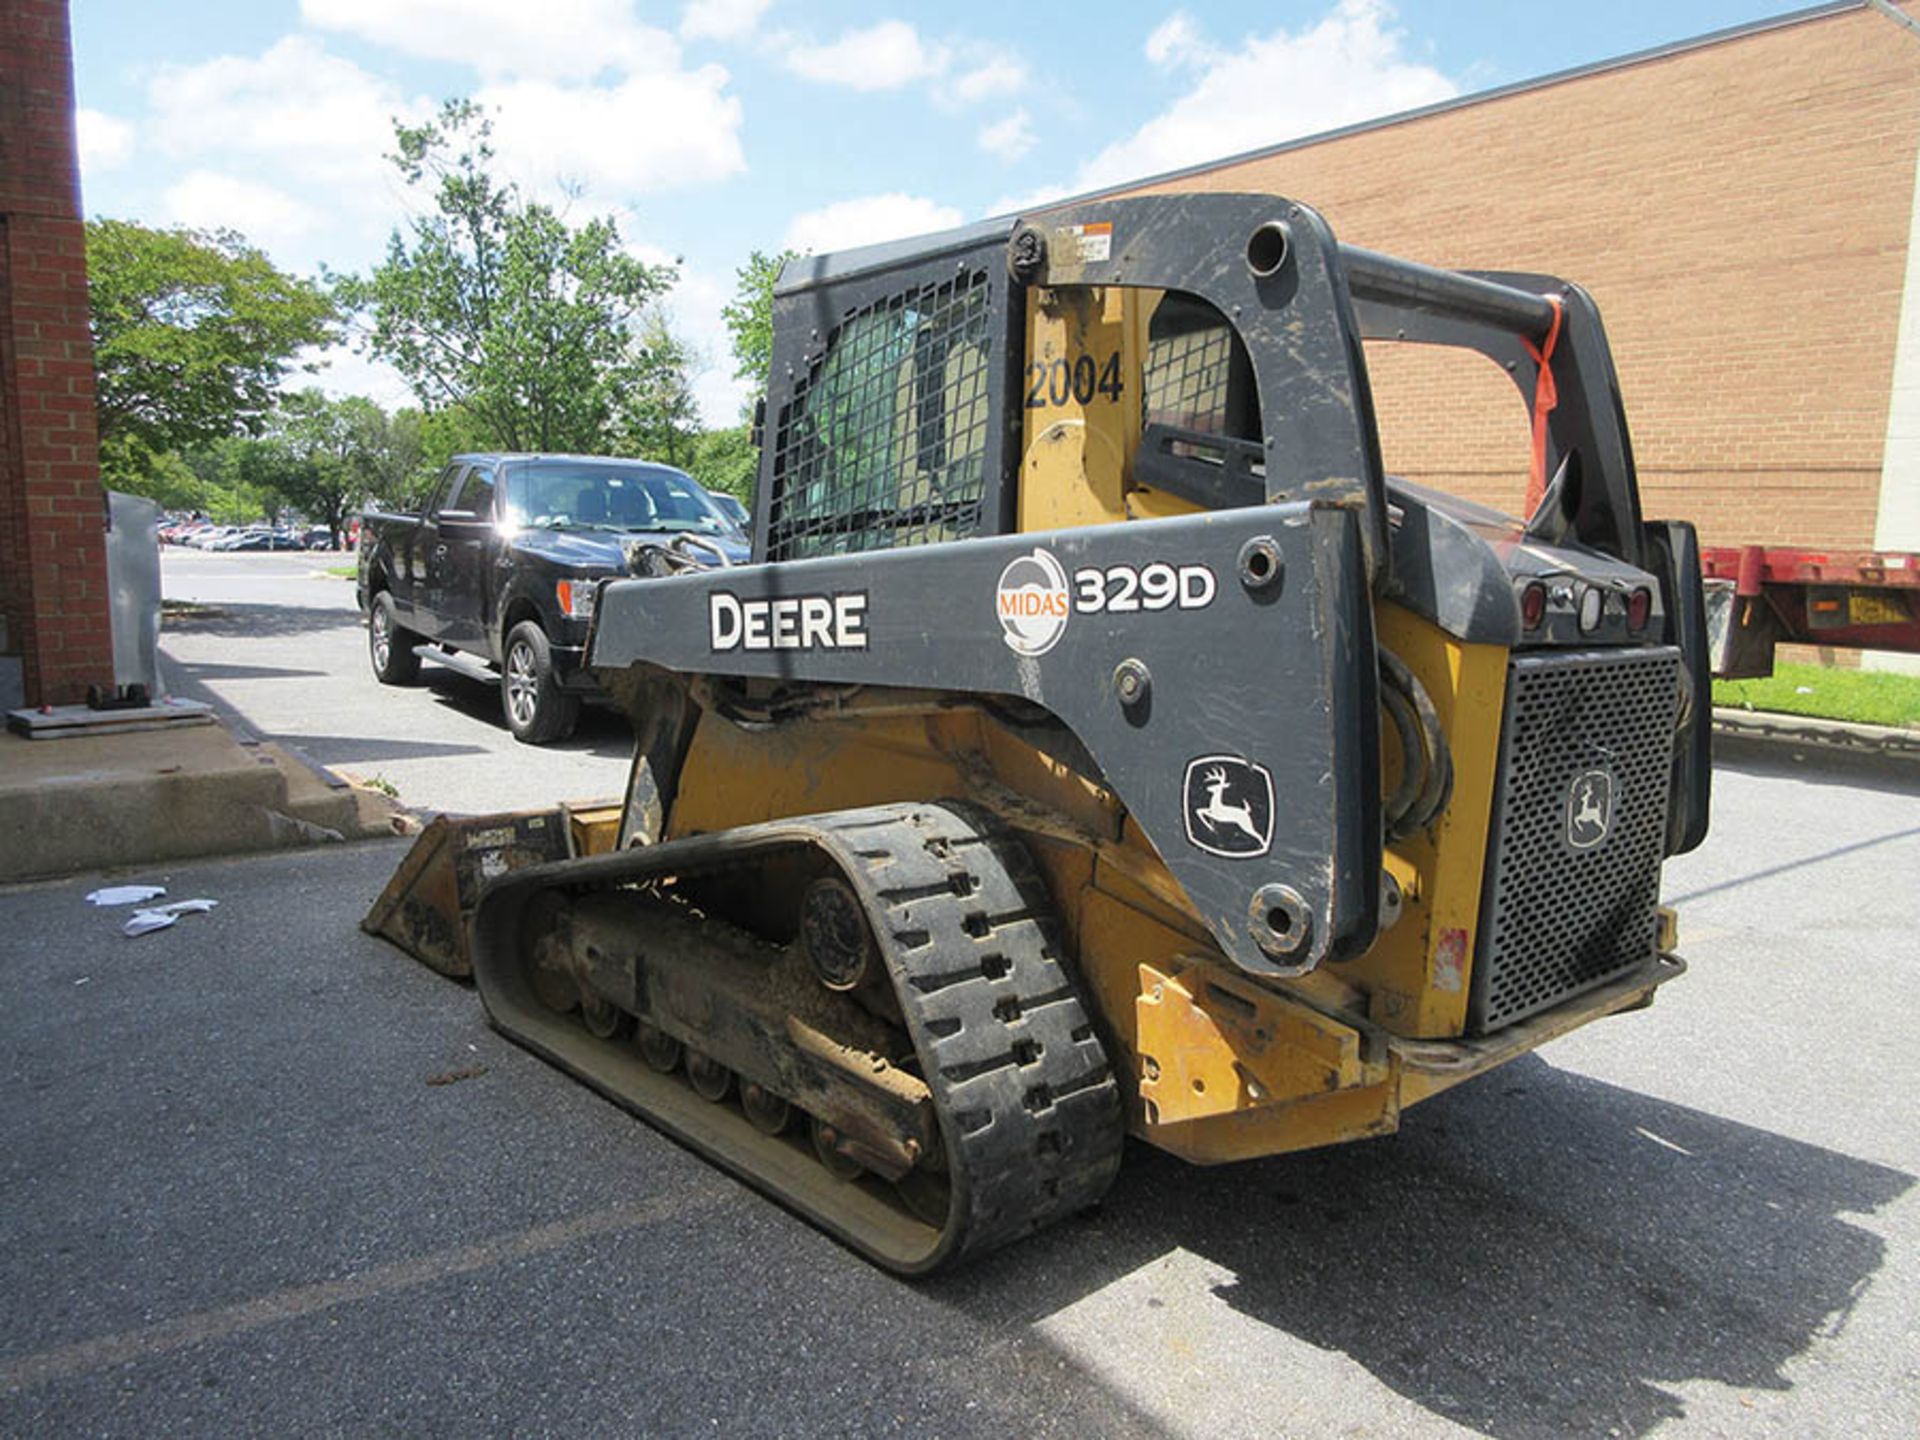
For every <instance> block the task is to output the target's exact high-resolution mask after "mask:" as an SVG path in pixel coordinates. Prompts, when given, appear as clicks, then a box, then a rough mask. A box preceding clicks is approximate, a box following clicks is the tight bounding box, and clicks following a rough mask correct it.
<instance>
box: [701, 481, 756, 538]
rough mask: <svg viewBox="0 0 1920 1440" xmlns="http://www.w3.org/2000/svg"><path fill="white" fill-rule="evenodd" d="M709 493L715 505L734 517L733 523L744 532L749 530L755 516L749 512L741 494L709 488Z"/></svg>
mask: <svg viewBox="0 0 1920 1440" xmlns="http://www.w3.org/2000/svg"><path fill="white" fill-rule="evenodd" d="M707 495H708V496H709V497H710V498H711V499H712V501H713V503H714V504H715V505H718V506H719V507H720V508H721V509H722V510H723V511H725V512H726V513H727V514H728V515H729V516H731V517H732V519H733V523H734V524H736V525H738V526H739V527H740V529H741V531H742V532H743V533H744V532H747V531H748V530H749V527H750V526H751V524H752V520H753V517H752V516H751V515H749V514H748V513H747V507H746V506H745V505H744V504H742V503H741V501H740V497H739V496H737V495H729V494H728V493H727V492H726V491H724V490H709V491H707Z"/></svg>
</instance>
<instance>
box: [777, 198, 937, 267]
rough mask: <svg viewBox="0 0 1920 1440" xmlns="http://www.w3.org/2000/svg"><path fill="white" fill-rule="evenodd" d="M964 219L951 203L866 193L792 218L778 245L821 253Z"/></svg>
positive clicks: (900, 235) (929, 229)
mask: <svg viewBox="0 0 1920 1440" xmlns="http://www.w3.org/2000/svg"><path fill="white" fill-rule="evenodd" d="M965 218H966V217H965V216H964V215H962V214H961V213H960V212H959V211H958V210H956V209H954V208H953V207H952V206H951V205H942V204H940V203H939V202H938V201H935V200H928V199H925V198H923V197H921V196H919V195H903V194H899V193H895V194H891V195H866V196H862V197H861V198H860V199H858V200H842V201H839V202H838V203H837V204H833V205H828V206H825V207H823V208H822V209H819V210H809V211H807V212H806V213H805V214H804V215H796V216H795V217H794V218H793V222H792V223H791V224H789V225H788V226H787V233H786V237H785V239H784V240H783V241H782V243H783V244H784V245H785V246H786V247H787V248H788V249H790V250H800V251H804V252H810V253H812V254H815V255H819V254H823V253H825V252H827V251H829V250H848V249H852V248H853V247H855V246H858V245H878V244H880V243H881V242H882V241H885V240H900V239H903V238H905V237H906V236H909V235H924V234H926V233H928V232H929V231H933V230H949V229H952V228H953V227H954V226H955V225H958V224H960V223H961V221H962V220H964V219H965Z"/></svg>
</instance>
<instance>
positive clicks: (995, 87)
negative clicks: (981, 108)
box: [950, 55, 1029, 105]
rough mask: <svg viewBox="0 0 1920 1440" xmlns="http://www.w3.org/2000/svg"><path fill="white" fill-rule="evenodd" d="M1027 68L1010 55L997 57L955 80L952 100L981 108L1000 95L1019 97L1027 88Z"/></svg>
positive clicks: (984, 61) (983, 62)
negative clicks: (985, 102) (984, 101)
mask: <svg viewBox="0 0 1920 1440" xmlns="http://www.w3.org/2000/svg"><path fill="white" fill-rule="evenodd" d="M1028 79H1029V76H1028V74H1027V67H1026V65H1025V64H1023V63H1022V62H1021V61H1019V60H1016V59H1014V58H1013V57H1012V56H1010V55H995V56H993V57H991V58H989V59H987V60H983V61H982V62H980V63H979V64H977V65H975V66H974V67H973V68H972V69H970V70H967V71H965V72H964V73H962V74H961V75H958V76H956V77H955V79H954V82H953V84H952V86H951V87H950V89H951V92H952V96H953V98H954V99H955V100H958V101H959V102H960V103H961V104H963V105H974V104H978V103H979V102H980V101H982V100H991V99H993V98H995V97H996V96H1000V95H1017V94H1019V93H1020V92H1021V91H1022V90H1024V89H1026V88H1027V81H1028Z"/></svg>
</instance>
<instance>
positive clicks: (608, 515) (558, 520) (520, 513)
mask: <svg viewBox="0 0 1920 1440" xmlns="http://www.w3.org/2000/svg"><path fill="white" fill-rule="evenodd" d="M507 520H508V523H510V524H513V525H520V526H527V527H533V528H539V529H550V530H694V531H698V532H700V533H701V534H705V535H720V534H727V533H731V532H732V530H733V529H734V525H733V522H732V521H731V520H729V519H727V517H726V516H724V515H723V514H721V513H720V511H719V510H718V509H716V508H715V507H714V504H713V501H712V500H711V499H709V498H708V496H707V492H706V491H705V490H703V489H702V488H701V487H700V484H699V482H698V481H696V480H695V479H694V478H693V477H692V476H690V475H686V474H683V473H681V472H680V471H678V470H673V469H669V468H668V467H667V466H665V465H645V464H639V463H636V462H633V461H619V460H536V461H530V462H523V463H521V464H518V465H515V466H513V467H512V469H511V470H510V471H509V472H508V476H507Z"/></svg>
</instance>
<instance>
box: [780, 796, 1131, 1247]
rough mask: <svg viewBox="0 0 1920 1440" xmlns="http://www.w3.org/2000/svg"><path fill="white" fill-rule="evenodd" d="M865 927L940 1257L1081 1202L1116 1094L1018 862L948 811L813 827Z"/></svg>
mask: <svg viewBox="0 0 1920 1440" xmlns="http://www.w3.org/2000/svg"><path fill="white" fill-rule="evenodd" d="M815 823H816V824H818V825H819V827H820V831H821V836H822V839H823V840H824V841H825V844H824V846H823V848H824V849H826V850H827V851H828V853H829V854H831V855H832V856H833V858H834V859H835V860H836V861H837V862H839V864H840V866H841V868H842V870H843V871H844V872H845V873H846V877H847V879H848V881H849V883H851V884H852V885H853V886H854V888H855V890H857V891H859V892H860V894H861V898H862V899H863V900H865V901H866V902H867V908H868V913H869V915H870V916H871V917H874V918H876V919H878V920H879V921H880V923H879V924H878V925H876V927H875V928H876V931H877V932H878V934H879V938H880V941H881V947H882V951H883V953H884V954H885V956H886V959H887V964H888V967H889V968H890V969H891V971H892V973H893V979H894V989H895V991H896V993H897V994H898V995H899V997H900V1003H901V1008H902V1010H903V1011H904V1013H905V1015H906V1020H907V1028H908V1033H909V1034H910V1035H911V1036H912V1038H913V1041H914V1049H915V1051H916V1052H917V1053H918V1054H919V1056H920V1059H921V1065H922V1074H923V1077H924V1078H925V1080H926V1082H927V1085H928V1088H929V1089H931V1090H932V1092H933V1098H934V1105H935V1107H936V1109H937V1110H939V1111H940V1112H942V1113H943V1118H944V1120H945V1122H946V1123H945V1124H943V1126H942V1131H943V1133H944V1134H945V1136H946V1142H947V1147H948V1169H949V1174H950V1176H951V1178H952V1181H953V1187H954V1201H955V1203H954V1212H955V1213H954V1216H953V1218H951V1219H950V1220H949V1221H948V1230H949V1232H950V1235H949V1240H948V1248H947V1256H948V1259H949V1260H952V1259H958V1258H960V1257H962V1256H966V1255H977V1254H980V1253H982V1252H984V1251H987V1250H990V1249H993V1248H994V1247H995V1246H999V1245H1004V1244H1006V1243H1007V1242H1009V1241H1012V1240H1017V1239H1019V1238H1020V1237H1021V1236H1023V1235H1027V1234H1030V1233H1032V1232H1033V1231H1035V1230H1038V1229H1039V1228H1041V1227H1042V1226H1044V1225H1047V1224H1050V1223H1051V1222H1052V1221H1054V1220H1058V1219H1060V1218H1062V1217H1064V1216H1067V1215H1071V1214H1073V1213H1075V1212H1076V1211H1079V1210H1082V1209H1084V1208H1085V1207H1087V1206H1088V1205H1091V1204H1093V1203H1094V1202H1095V1201H1096V1200H1098V1199H1099V1198H1100V1197H1101V1196H1102V1195H1103V1194H1105V1193H1106V1189H1107V1186H1108V1185H1109V1184H1110V1183H1111V1182H1112V1180H1113V1175H1114V1171H1115V1170H1116V1169H1117V1168H1118V1167H1119V1163H1120V1149H1121V1144H1122V1139H1123V1135H1124V1129H1123V1125H1122V1120H1121V1112H1120V1091H1119V1086H1118V1085H1117V1084H1116V1083H1115V1081H1114V1077H1113V1070H1112V1066H1111V1065H1110V1064H1109V1062H1108V1060H1107V1055H1106V1050H1105V1047H1103V1046H1102V1045H1101V1043H1100V1040H1099V1037H1098V1036H1097V1035H1096V1034H1095V1032H1094V1028H1093V1024H1092V1022H1091V1020H1090V1019H1089V1018H1088V1016H1087V1013H1086V1010H1085V1008H1084V1007H1083V1006H1082V1005H1081V1003H1080V1000H1079V996H1078V993H1077V992H1076V991H1075V989H1074V986H1073V983H1072V981H1071V979H1070V978H1069V976H1068V974H1067V972H1066V970H1065V968H1064V967H1063V966H1062V964H1061V962H1060V959H1059V957H1058V955H1057V954H1056V952H1055V951H1054V949H1053V946H1052V944H1051V942H1050V939H1049V936H1048V933H1047V926H1046V924H1045V921H1044V917H1045V916H1046V914H1047V908H1046V907H1047V901H1046V892H1045V890H1044V888H1043V887H1042V885H1041V883H1040V879H1039V876H1038V875H1037V874H1036V873H1035V872H1034V870H1033V866H1032V862H1031V861H1030V860H1028V858H1027V855H1026V852H1025V851H1024V850H1023V849H1022V848H1021V847H1020V846H1019V845H1018V844H1017V843H1015V842H1013V841H1011V840H1008V839H1004V838H1001V837H999V836H998V835H996V833H995V832H994V831H993V830H992V828H991V827H990V825H989V824H988V823H987V822H984V821H983V820H981V819H979V818H976V817H975V816H974V815H973V814H971V813H970V812H967V811H964V810H963V809H962V808H961V807H959V806H953V805H944V804H943V805H886V806H876V807H873V808H871V809H867V810H856V811H845V812H841V813H839V814H835V815H824V816H818V817H816V818H815Z"/></svg>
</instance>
